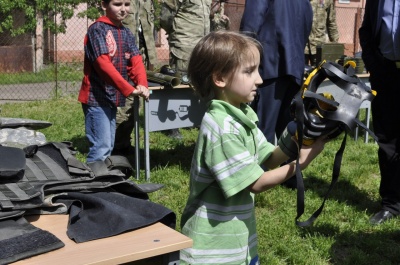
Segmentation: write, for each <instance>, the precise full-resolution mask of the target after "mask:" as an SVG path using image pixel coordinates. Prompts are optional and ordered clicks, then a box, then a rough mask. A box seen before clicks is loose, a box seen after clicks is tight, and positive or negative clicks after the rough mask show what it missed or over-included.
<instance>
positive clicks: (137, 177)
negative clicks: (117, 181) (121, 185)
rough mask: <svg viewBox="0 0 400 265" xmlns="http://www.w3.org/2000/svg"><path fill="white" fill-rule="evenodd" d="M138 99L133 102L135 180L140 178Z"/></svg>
mask: <svg viewBox="0 0 400 265" xmlns="http://www.w3.org/2000/svg"><path fill="white" fill-rule="evenodd" d="M139 100H140V99H139V97H135V99H134V101H133V106H134V107H133V117H134V120H135V121H134V122H135V170H136V179H139V178H140V143H139V106H140V102H139Z"/></svg>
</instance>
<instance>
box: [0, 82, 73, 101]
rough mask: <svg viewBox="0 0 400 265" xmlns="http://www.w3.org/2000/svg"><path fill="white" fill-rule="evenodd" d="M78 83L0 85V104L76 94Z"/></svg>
mask: <svg viewBox="0 0 400 265" xmlns="http://www.w3.org/2000/svg"><path fill="white" fill-rule="evenodd" d="M80 86H81V83H80V82H64V81H62V82H58V85H56V83H55V82H49V83H32V84H14V85H0V104H2V103H7V102H23V101H33V100H45V99H50V98H54V97H55V96H62V95H66V94H71V93H78V91H79V88H80ZM56 88H57V89H56Z"/></svg>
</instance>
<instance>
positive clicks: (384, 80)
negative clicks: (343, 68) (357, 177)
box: [359, 0, 400, 225]
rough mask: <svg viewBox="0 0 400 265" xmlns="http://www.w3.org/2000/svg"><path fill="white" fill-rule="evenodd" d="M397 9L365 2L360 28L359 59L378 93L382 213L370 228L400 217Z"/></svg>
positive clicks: (385, 0)
mask: <svg viewBox="0 0 400 265" xmlns="http://www.w3.org/2000/svg"><path fill="white" fill-rule="evenodd" d="M399 13H400V9H399V7H398V4H397V1H394V0H379V1H372V0H367V2H366V5H365V14H364V20H363V23H362V25H361V28H360V29H359V37H360V44H361V47H362V59H363V61H364V63H365V67H366V69H367V70H368V72H369V74H370V76H369V81H370V83H371V87H372V89H374V90H375V91H376V92H377V95H376V97H375V98H374V100H373V101H372V123H373V127H374V133H375V135H376V136H377V137H378V145H379V148H378V159H379V168H380V173H381V182H380V187H379V194H380V196H381V198H382V201H381V206H382V208H381V210H380V211H379V212H378V213H376V214H375V215H374V216H372V217H371V219H370V222H371V224H373V225H377V224H381V223H383V222H385V221H387V220H389V219H391V218H394V217H396V216H398V215H399V214H400V116H399V115H396V114H398V113H400V104H399V103H398V99H399V97H400V89H399V85H400V30H399V28H398V21H399V20H398V17H399Z"/></svg>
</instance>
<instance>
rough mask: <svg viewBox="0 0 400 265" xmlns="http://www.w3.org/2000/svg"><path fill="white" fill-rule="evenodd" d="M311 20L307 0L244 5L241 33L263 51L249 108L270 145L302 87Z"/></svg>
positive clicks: (265, 0) (257, 1)
mask: <svg viewBox="0 0 400 265" xmlns="http://www.w3.org/2000/svg"><path fill="white" fill-rule="evenodd" d="M312 20H313V13H312V8H311V5H310V1H309V0H298V1H291V0H279V1H272V0H253V1H246V4H245V9H244V13H243V17H242V21H241V24H240V30H241V31H243V32H245V33H248V34H251V35H252V36H253V37H255V38H256V39H257V40H258V41H260V42H261V44H262V45H263V51H264V52H263V56H262V59H261V65H260V75H261V78H262V79H263V84H262V85H260V86H259V90H258V96H257V99H255V100H254V101H253V102H252V103H251V105H252V107H253V109H254V110H255V111H256V113H257V115H258V118H259V123H258V127H259V128H260V129H261V131H262V132H263V133H264V135H265V136H266V138H267V140H268V141H269V142H271V143H274V142H275V139H277V138H279V137H280V136H281V134H282V132H283V131H284V129H285V127H286V125H287V124H288V123H289V122H290V121H291V120H292V118H291V116H290V112H289V107H290V104H291V102H292V99H293V97H294V95H295V94H296V93H297V92H298V91H299V90H300V87H301V84H302V83H303V76H304V67H305V58H304V48H305V46H306V43H307V40H308V36H309V35H310V32H311V27H312ZM275 137H276V138H275ZM293 180H295V178H291V179H290V181H292V182H293ZM290 186H292V187H293V186H294V184H292V185H290Z"/></svg>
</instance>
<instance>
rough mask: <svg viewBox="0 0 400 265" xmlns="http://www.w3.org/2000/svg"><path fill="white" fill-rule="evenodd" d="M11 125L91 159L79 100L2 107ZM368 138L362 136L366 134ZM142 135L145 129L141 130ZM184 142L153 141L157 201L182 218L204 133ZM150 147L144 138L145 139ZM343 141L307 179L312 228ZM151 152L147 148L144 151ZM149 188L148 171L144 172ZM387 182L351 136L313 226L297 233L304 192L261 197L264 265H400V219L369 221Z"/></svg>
mask: <svg viewBox="0 0 400 265" xmlns="http://www.w3.org/2000/svg"><path fill="white" fill-rule="evenodd" d="M0 107H1V109H2V112H1V116H3V117H20V118H30V119H37V120H46V121H50V122H52V123H53V125H52V126H51V127H49V128H46V129H43V130H41V132H43V133H44V134H45V135H46V138H47V140H48V141H72V142H73V144H74V146H75V147H76V148H77V150H78V155H77V156H78V158H79V159H81V160H82V161H83V160H84V159H85V156H86V153H87V143H86V140H85V134H84V121H83V114H82V109H81V105H80V104H79V103H78V102H77V100H76V95H74V96H73V97H64V98H61V99H57V100H49V101H37V102H30V103H15V104H4V105H1V106H0ZM360 131H362V130H360ZM141 132H143V131H142V129H141ZM181 132H182V134H183V136H184V140H183V141H181V142H180V141H177V140H173V139H169V138H168V137H166V136H165V135H164V134H162V133H160V132H152V133H150V166H151V180H150V181H151V182H154V183H163V184H164V185H165V187H164V188H163V189H161V190H159V191H157V192H154V193H151V194H150V198H151V200H152V201H154V202H156V203H160V204H162V205H164V206H166V207H168V208H170V209H171V210H173V211H174V212H175V213H176V214H177V218H178V220H177V221H178V224H177V230H179V219H180V216H181V214H182V210H183V207H184V204H185V201H186V198H187V196H188V185H189V168H190V161H191V156H192V152H193V149H194V145H195V142H196V137H197V130H196V129H181ZM141 139H143V134H141ZM341 139H342V138H338V139H336V140H334V141H332V142H330V143H328V144H327V145H326V148H325V150H324V152H323V153H322V154H321V155H320V156H319V157H317V158H316V160H315V161H313V163H312V164H311V165H310V166H309V167H308V168H307V169H306V170H304V171H303V175H304V183H305V187H306V193H305V198H306V201H305V213H304V215H303V216H302V217H301V218H300V220H301V221H304V220H306V219H307V218H308V217H309V216H310V215H311V214H312V213H313V212H314V211H315V210H316V209H317V208H318V207H319V206H320V205H321V203H322V200H323V196H324V195H325V193H326V191H327V190H328V187H329V184H330V180H331V175H332V164H333V160H334V156H335V153H336V151H337V150H338V149H339V146H340V144H341ZM142 148H143V147H142ZM141 173H142V174H141V175H142V179H140V180H139V181H138V182H140V183H144V182H145V181H144V171H143V172H141ZM379 181H380V174H379V168H378V159H377V145H376V144H375V143H374V142H373V141H372V139H370V142H369V143H368V144H364V142H363V137H362V135H360V137H359V139H358V141H357V142H355V141H354V140H353V139H352V138H351V137H350V136H348V139H347V146H346V149H345V152H344V156H343V161H342V167H341V174H340V177H339V181H338V183H337V184H336V186H335V187H334V189H333V191H332V193H331V195H330V196H329V199H328V200H327V202H326V204H325V208H324V210H323V212H322V214H321V215H320V217H319V218H318V219H317V220H316V222H315V223H314V225H313V226H311V227H308V228H299V227H297V226H296V225H295V223H294V220H295V217H296V191H293V190H289V189H287V188H284V187H282V186H277V187H276V188H274V189H272V190H270V191H268V192H265V193H263V194H259V195H257V196H256V215H257V225H258V233H259V253H260V259H261V262H262V264H273V265H275V264H307V265H308V264H312V265H314V264H315V265H318V264H321V265H322V264H338V265H347V264H348V265H350V264H351V265H353V264H357V265H359V264H382V265H384V264H388V265H389V264H400V252H399V249H400V228H399V227H400V219H398V220H396V219H395V220H390V221H389V222H387V223H384V224H382V225H380V226H371V225H370V224H369V221H368V220H369V217H370V216H371V215H372V214H373V213H375V212H376V211H378V210H379V209H380V204H379V194H378V189H379Z"/></svg>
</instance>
